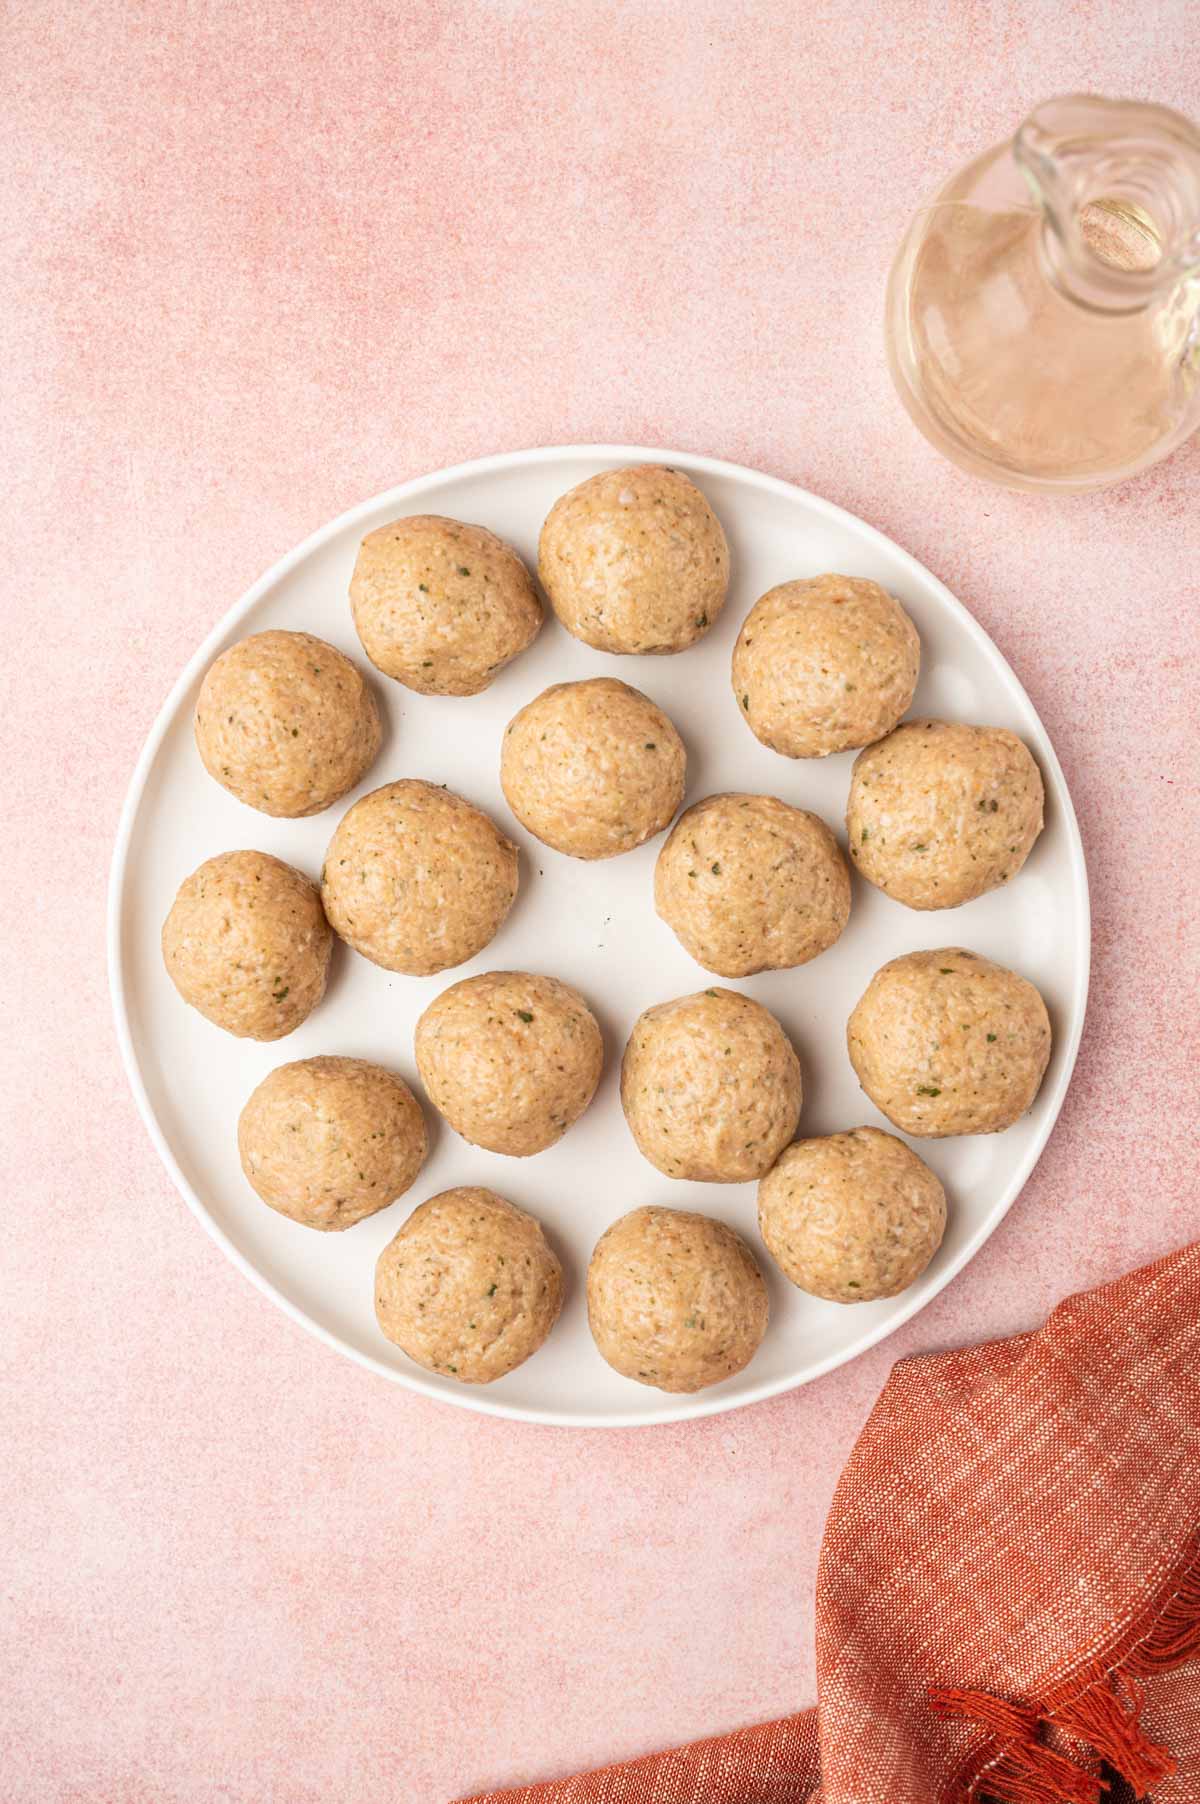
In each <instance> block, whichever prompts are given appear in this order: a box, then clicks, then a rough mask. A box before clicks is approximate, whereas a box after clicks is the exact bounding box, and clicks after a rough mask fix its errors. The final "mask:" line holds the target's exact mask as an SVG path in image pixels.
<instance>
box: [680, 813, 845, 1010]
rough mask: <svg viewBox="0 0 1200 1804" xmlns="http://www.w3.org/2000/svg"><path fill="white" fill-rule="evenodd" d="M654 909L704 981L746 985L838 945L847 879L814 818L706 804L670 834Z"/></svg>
mask: <svg viewBox="0 0 1200 1804" xmlns="http://www.w3.org/2000/svg"><path fill="white" fill-rule="evenodd" d="M654 906H655V908H656V909H657V910H658V913H659V914H660V915H661V916H662V918H663V920H664V921H665V922H666V923H667V925H668V927H670V928H671V930H672V932H673V933H674V934H675V936H676V938H677V939H678V940H679V942H680V944H681V945H682V946H683V947H684V949H685V951H687V952H690V953H691V955H692V957H693V958H694V959H695V960H696V963H697V964H700V965H703V966H704V968H705V970H706V971H715V972H717V973H718V974H719V975H720V976H721V977H749V976H751V975H752V974H753V973H754V972H755V971H778V970H782V969H784V968H786V967H787V966H790V965H803V964H807V963H808V961H809V959H812V958H816V957H817V955H818V953H820V952H824V951H825V950H826V949H827V948H828V947H830V946H832V945H833V943H834V941H835V940H836V939H837V938H838V935H839V934H840V933H841V931H842V929H843V927H845V925H846V922H847V921H848V920H849V918H850V875H849V872H848V871H847V869H846V863H845V860H844V859H843V857H842V855H841V852H840V851H839V850H838V844H837V841H836V840H835V839H834V837H833V834H832V833H831V832H830V831H829V828H828V827H827V826H826V825H825V823H824V821H822V820H819V819H818V818H817V816H816V815H815V814H806V813H805V812H804V810H803V809H801V808H790V807H789V806H788V804H787V803H786V802H780V801H777V800H776V798H775V797H774V796H755V795H717V796H709V797H708V798H707V799H706V800H705V801H703V802H697V803H696V804H695V806H694V807H691V808H689V809H688V810H687V812H686V814H682V815H681V816H680V817H679V819H678V821H676V823H675V825H674V827H673V828H672V829H671V833H670V835H669V837H668V839H667V841H666V844H665V845H664V846H663V849H662V851H661V852H660V853H659V855H658V863H657V865H656V866H655V871H654Z"/></svg>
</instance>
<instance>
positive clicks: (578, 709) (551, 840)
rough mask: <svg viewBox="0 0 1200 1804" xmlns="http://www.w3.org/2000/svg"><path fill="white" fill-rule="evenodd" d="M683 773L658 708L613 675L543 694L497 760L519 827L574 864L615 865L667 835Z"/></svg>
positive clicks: (517, 722) (674, 739)
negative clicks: (610, 861)
mask: <svg viewBox="0 0 1200 1804" xmlns="http://www.w3.org/2000/svg"><path fill="white" fill-rule="evenodd" d="M686 771H687V753H686V752H685V751H684V748H683V741H682V739H680V737H679V734H678V733H677V732H676V731H675V728H674V727H673V726H672V725H671V722H670V721H669V720H668V719H667V717H666V715H665V714H664V713H663V711H662V709H661V708H656V707H655V705H654V703H653V702H652V701H651V700H650V699H649V697H648V696H645V695H643V694H642V693H641V691H640V690H638V689H631V688H630V687H629V685H628V684H627V683H618V682H616V681H614V680H613V678H612V677H592V678H591V679H590V680H589V681H587V682H583V683H556V684H555V685H554V686H553V688H551V689H546V690H544V691H543V693H542V694H541V695H539V696H538V697H537V698H536V700H534V701H531V702H530V703H529V704H528V706H527V707H524V708H522V709H521V712H520V713H519V714H518V715H517V716H516V717H515V719H513V720H512V721H510V722H509V724H508V726H507V728H506V729H505V733H504V743H503V746H502V749H501V756H500V782H501V785H502V786H503V789H504V794H505V796H506V797H507V799H508V805H509V807H510V808H511V809H512V811H513V813H514V814H515V815H516V817H517V819H518V820H519V821H520V823H521V825H522V826H523V827H526V828H528V830H529V832H530V833H533V834H535V835H536V837H537V838H538V839H540V840H542V841H543V843H544V844H545V845H548V846H552V847H553V849H554V850H555V851H556V852H565V853H566V854H567V855H568V856H569V857H571V858H615V857H616V855H617V854H618V853H619V852H629V851H632V850H633V848H634V847H635V846H640V845H641V844H642V843H643V841H645V840H647V839H650V838H652V837H653V835H654V834H655V833H661V832H662V830H663V828H664V827H665V826H666V825H667V823H668V822H669V821H670V819H671V817H672V815H673V814H674V813H675V810H676V809H677V808H678V807H679V804H680V803H681V802H682V800H683V790H684V783H685V779H686Z"/></svg>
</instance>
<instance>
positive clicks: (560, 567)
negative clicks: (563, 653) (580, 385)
mask: <svg viewBox="0 0 1200 1804" xmlns="http://www.w3.org/2000/svg"><path fill="white" fill-rule="evenodd" d="M538 575H539V576H540V577H541V579H542V587H543V588H544V589H545V591H546V593H547V595H548V596H549V597H550V601H551V604H552V606H553V608H554V612H555V613H556V614H557V615H558V618H559V619H560V620H561V621H562V623H563V625H564V626H565V627H566V629H567V631H568V632H569V633H574V635H575V637H576V638H577V639H582V640H583V642H584V644H585V645H594V646H595V648H596V650H597V651H613V652H674V651H686V649H687V647H688V646H689V645H693V644H695V642H696V640H697V639H699V638H700V637H701V636H702V635H703V634H704V633H706V632H707V631H708V629H709V627H710V626H711V625H712V623H713V621H714V620H715V619H716V617H717V615H718V614H719V613H720V612H721V609H722V608H723V607H724V605H725V591H726V588H727V586H728V583H729V547H728V545H727V544H726V543H725V534H724V533H723V532H722V531H721V523H720V521H719V520H718V519H717V516H716V515H715V514H714V513H713V511H712V508H711V507H710V506H709V505H708V502H707V501H706V500H705V499H704V496H703V495H702V494H701V493H700V490H699V489H698V488H697V487H696V485H695V483H694V482H690V481H689V480H688V478H687V477H686V476H684V475H682V474H681V473H680V471H678V470H670V469H666V468H664V467H663V466H662V465H660V464H635V465H634V466H633V467H632V468H631V469H628V470H604V471H602V472H601V473H600V474H599V475H598V476H589V477H588V479H587V481H586V482H581V483H580V484H579V486H578V487H577V488H573V489H571V490H570V491H569V493H567V494H565V495H561V496H560V497H559V499H558V500H557V501H556V502H555V503H554V506H553V507H552V508H551V509H550V512H549V514H548V515H547V516H546V522H545V525H544V526H543V527H542V534H541V540H540V542H539V545H538Z"/></svg>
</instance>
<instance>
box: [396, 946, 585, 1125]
mask: <svg viewBox="0 0 1200 1804" xmlns="http://www.w3.org/2000/svg"><path fill="white" fill-rule="evenodd" d="M416 1053H417V1069H418V1070H419V1071H420V1073H421V1082H422V1083H423V1084H424V1086H425V1089H426V1091H427V1092H428V1095H429V1100H430V1102H431V1103H432V1104H433V1106H434V1108H435V1109H437V1110H438V1111H439V1113H440V1114H442V1115H444V1116H445V1118H446V1120H447V1121H448V1122H449V1123H450V1126H451V1127H452V1128H454V1129H455V1130H456V1132H458V1133H460V1134H461V1135H462V1137H463V1139H464V1140H469V1141H470V1142H471V1143H472V1145H474V1146H484V1147H486V1148H487V1149H488V1151H489V1152H493V1153H511V1154H513V1155H514V1156H515V1157H517V1158H523V1157H525V1156H526V1155H527V1154H529V1153H540V1152H542V1151H543V1150H544V1149H545V1148H546V1147H547V1146H553V1145H554V1142H555V1141H556V1140H559V1139H561V1138H562V1136H563V1134H565V1133H566V1131H567V1129H568V1128H569V1127H570V1125H571V1123H572V1122H573V1121H577V1120H578V1119H579V1117H580V1116H581V1115H582V1114H583V1111H584V1110H585V1109H586V1108H587V1106H588V1104H589V1103H590V1102H591V1100H592V1097H593V1096H594V1095H595V1094H596V1085H597V1084H598V1083H599V1082H600V1070H601V1067H602V1065H603V1063H604V1044H603V1041H602V1040H601V1037H600V1029H599V1027H598V1026H597V1024H596V1018H595V1016H594V1015H593V1014H592V1012H591V1010H590V1009H589V1008H588V1005H587V1003H586V1002H585V1001H584V999H583V997H582V996H581V995H580V994H579V991H578V990H573V989H572V988H571V986H570V984H566V983H560V982H559V981H558V979H557V978H556V977H534V976H531V975H530V973H529V972H527V971H489V972H487V973H486V975H484V976H482V977H466V978H464V979H463V981H462V982H461V983H455V984H451V986H450V988H449V989H448V990H443V991H442V994H441V995H440V996H439V997H438V998H437V1000H436V1001H434V1002H431V1003H430V1005H429V1007H428V1008H427V1009H426V1010H425V1013H424V1014H423V1015H422V1016H421V1019H420V1020H419V1021H418V1022H417V1032H416Z"/></svg>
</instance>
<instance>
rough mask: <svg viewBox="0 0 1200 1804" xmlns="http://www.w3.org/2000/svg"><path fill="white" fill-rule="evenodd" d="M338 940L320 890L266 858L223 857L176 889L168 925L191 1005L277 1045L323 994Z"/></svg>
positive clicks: (179, 984) (247, 1036) (166, 951)
mask: <svg viewBox="0 0 1200 1804" xmlns="http://www.w3.org/2000/svg"><path fill="white" fill-rule="evenodd" d="M332 946H333V935H332V934H331V933H330V931H329V923H328V921H327V920H326V919H325V915H324V913H323V911H322V909H321V898H320V896H319V895H318V894H317V888H316V885H315V884H313V883H310V882H309V880H308V878H307V877H305V876H304V875H303V874H302V872H300V871H297V870H293V868H292V866H291V865H290V864H284V863H283V862H282V861H281V860H280V859H278V858H272V857H271V856H270V854H269V853H267V852H222V853H221V854H220V855H219V856H218V857H216V858H209V859H207V860H206V861H205V863H204V864H202V865H200V867H199V868H198V869H197V870H195V871H193V872H192V874H191V876H190V877H187V878H185V879H184V881H183V883H181V884H180V886H179V891H178V894H177V895H176V897H175V900H174V902H173V903H172V904H171V912H170V913H169V914H168V916H167V918H166V921H165V922H164V923H163V930H162V952H163V963H164V964H165V965H166V967H167V975H168V976H169V977H170V979H171V982H172V983H173V984H174V985H175V988H176V989H177V990H178V991H179V994H180V995H181V996H182V997H183V1000H184V1001H185V1002H188V1003H190V1004H191V1006H192V1007H193V1008H194V1009H199V1011H200V1013H201V1014H202V1015H204V1016H205V1017H206V1018H207V1019H208V1020H209V1021H212V1022H214V1023H215V1024H216V1026H217V1027H223V1028H224V1029H225V1031H226V1033H230V1034H236V1035H237V1037H238V1038H239V1039H242V1040H280V1039H282V1038H283V1036H284V1034H290V1033H291V1031H292V1029H293V1028H296V1027H299V1025H300V1023H301V1022H302V1021H303V1020H305V1019H306V1018H307V1016H309V1015H310V1014H311V1013H312V1011H313V1009H315V1008H316V1006H317V1004H318V1002H320V1000H321V998H322V996H323V995H324V994H325V980H326V978H327V976H328V974H329V954H330V951H331V949H332Z"/></svg>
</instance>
